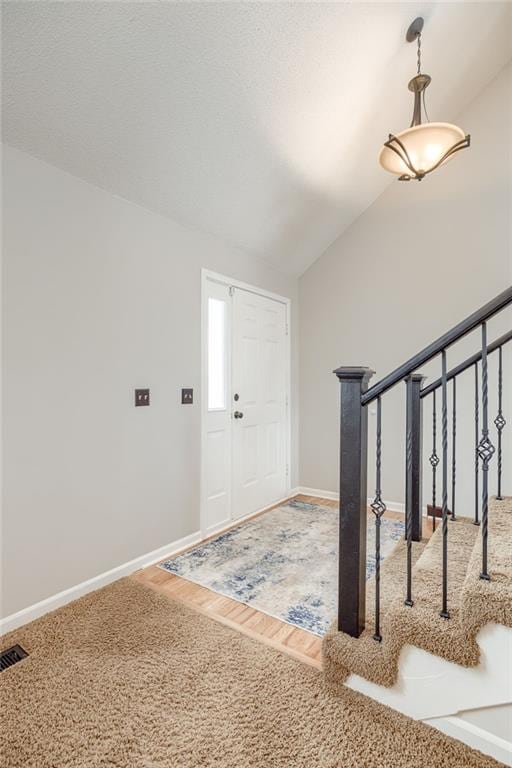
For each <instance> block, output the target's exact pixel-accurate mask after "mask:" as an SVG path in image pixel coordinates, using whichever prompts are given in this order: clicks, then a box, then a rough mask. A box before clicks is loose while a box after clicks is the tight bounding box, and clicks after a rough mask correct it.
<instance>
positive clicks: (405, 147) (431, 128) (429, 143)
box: [379, 17, 470, 181]
mask: <svg viewBox="0 0 512 768" xmlns="http://www.w3.org/2000/svg"><path fill="white" fill-rule="evenodd" d="M422 29H423V19H422V18H421V17H419V18H417V19H415V20H414V21H413V22H412V24H411V26H410V27H409V29H408V30H407V35H406V40H407V42H408V43H412V42H414V41H415V40H416V41H417V44H418V72H417V74H416V76H415V77H413V78H412V80H411V81H410V82H409V90H410V91H412V92H413V93H414V110H413V114H412V122H411V125H410V127H409V128H407V129H406V130H405V131H401V132H400V133H397V134H392V133H390V134H389V139H388V141H386V142H385V143H384V146H383V147H382V149H381V151H380V155H379V161H380V164H381V165H382V167H383V168H385V170H386V171H389V172H390V173H394V174H395V175H396V176H398V179H399V181H411V180H412V179H416V180H417V181H421V180H422V179H423V177H424V176H426V175H427V173H432V171H435V169H436V168H439V166H440V165H443V163H446V161H447V160H449V159H450V157H453V155H454V154H455V153H456V152H458V151H459V150H460V149H465V148H466V147H469V142H470V137H469V135H465V133H464V131H463V130H462V128H459V127H458V126H457V125H452V124H451V123H431V122H429V121H428V115H427V109H426V107H425V90H426V88H427V87H428V86H429V85H430V81H431V77H430V75H425V74H423V73H422V72H421V31H422ZM422 107H423V110H424V112H425V116H426V118H427V122H422Z"/></svg>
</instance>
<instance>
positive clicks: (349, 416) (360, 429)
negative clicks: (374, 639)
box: [334, 368, 374, 637]
mask: <svg viewBox="0 0 512 768" xmlns="http://www.w3.org/2000/svg"><path fill="white" fill-rule="evenodd" d="M334 373H335V374H336V376H337V377H338V380H339V382H340V390H341V392H340V395H341V418H340V527H339V560H338V562H339V566H338V630H339V631H340V632H346V633H347V634H349V635H352V637H359V635H360V634H361V632H362V631H363V629H364V622H365V595H366V519H367V503H368V501H367V496H368V493H367V487H366V473H367V467H366V464H367V449H368V414H367V410H366V407H363V406H362V405H361V395H362V394H363V392H366V390H367V388H368V381H369V380H370V377H371V376H372V375H373V373H374V372H373V371H371V370H370V369H369V368H338V369H337V370H335V371H334Z"/></svg>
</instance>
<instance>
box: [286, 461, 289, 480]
mask: <svg viewBox="0 0 512 768" xmlns="http://www.w3.org/2000/svg"><path fill="white" fill-rule="evenodd" d="M289 474H290V467H289V466H288V464H287V465H286V477H288V475H289Z"/></svg>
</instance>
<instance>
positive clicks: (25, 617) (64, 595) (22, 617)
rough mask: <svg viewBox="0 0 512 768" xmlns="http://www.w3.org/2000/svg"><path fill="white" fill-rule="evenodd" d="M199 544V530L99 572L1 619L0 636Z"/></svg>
mask: <svg viewBox="0 0 512 768" xmlns="http://www.w3.org/2000/svg"><path fill="white" fill-rule="evenodd" d="M200 541H201V533H200V531H196V532H195V533H191V534H189V535H188V536H184V537H183V538H182V539H178V540H177V541H173V542H172V544H167V545H166V546H165V547H159V549H154V550H153V551H152V552H148V553H147V554H145V555H141V556H140V557H136V558H135V559H134V560H130V561H129V562H127V563H123V564H122V565H118V566H117V567H116V568H112V569H111V570H110V571H105V573H100V574H99V576H94V577H93V578H92V579H88V580H87V581H82V583H81V584H77V585H76V586H74V587H70V588H69V589H65V590H64V591H63V592H59V593H58V594H56V595H52V596H51V597H47V598H46V599H45V600H41V601H40V602H39V603H35V604H34V605H29V606H28V607H27V608H23V609H22V610H21V611H18V612H17V613H13V614H11V615H10V616H6V617H5V618H4V619H1V620H0V635H5V634H6V633H7V632H11V630H13V629H17V628H18V627H21V626H22V625H23V624H28V622H29V621H33V620H34V619H38V618H39V617H40V616H43V615H44V614H45V613H49V611H54V610H55V609H56V608H60V607H61V606H63V605H66V603H70V602H71V601H72V600H76V599H77V598H79V597H82V596H83V595H86V594H87V593H88V592H93V591H94V590H96V589H100V587H104V586H106V585H107V584H110V583H111V582H113V581H117V579H122V578H123V577H124V576H129V575H130V574H131V573H134V572H135V571H138V570H139V569H140V568H147V567H148V566H149V565H154V563H158V561H159V560H163V559H164V558H165V557H167V556H171V555H175V554H176V553H177V552H179V551H180V550H181V549H185V548H186V547H190V546H193V545H194V544H198V543H199V542H200Z"/></svg>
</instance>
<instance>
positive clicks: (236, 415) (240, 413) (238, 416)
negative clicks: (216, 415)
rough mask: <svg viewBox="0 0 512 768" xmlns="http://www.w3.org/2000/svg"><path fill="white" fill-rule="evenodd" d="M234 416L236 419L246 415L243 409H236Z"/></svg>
mask: <svg viewBox="0 0 512 768" xmlns="http://www.w3.org/2000/svg"><path fill="white" fill-rule="evenodd" d="M233 416H234V417H235V419H243V417H244V415H243V413H242V411H235V412H234V414H233Z"/></svg>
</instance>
